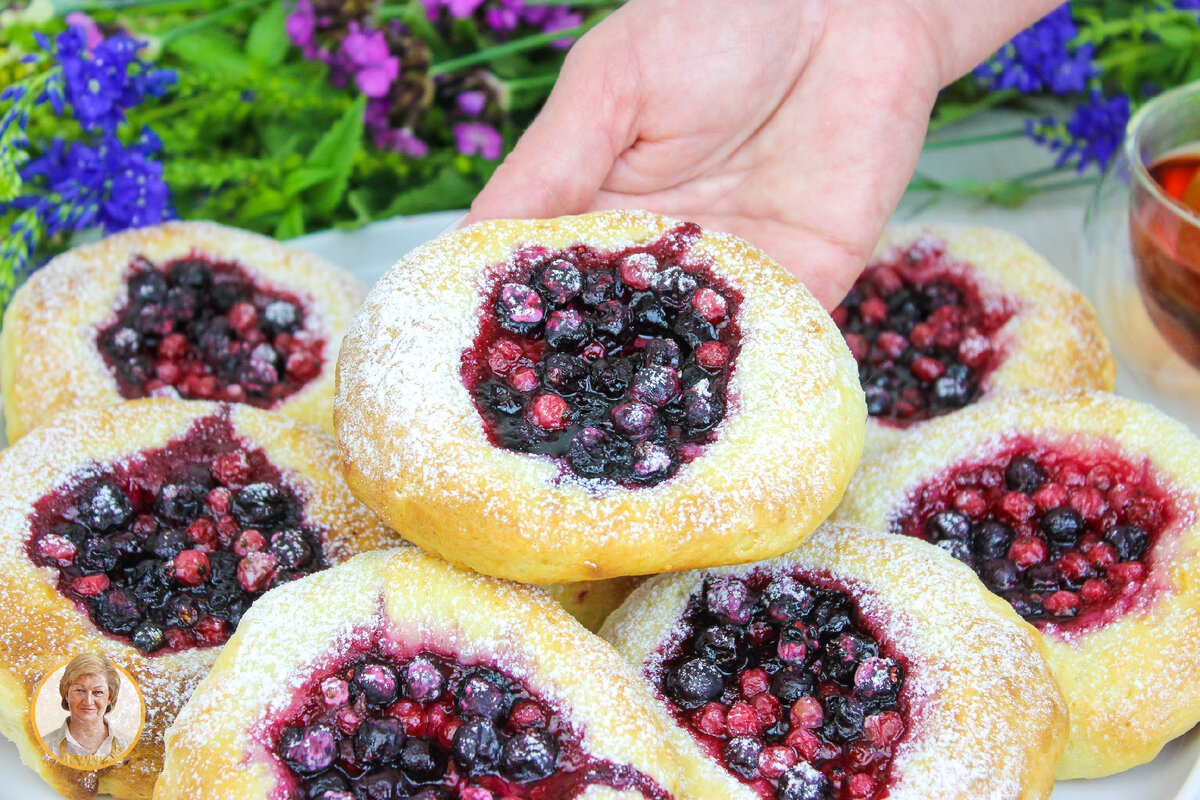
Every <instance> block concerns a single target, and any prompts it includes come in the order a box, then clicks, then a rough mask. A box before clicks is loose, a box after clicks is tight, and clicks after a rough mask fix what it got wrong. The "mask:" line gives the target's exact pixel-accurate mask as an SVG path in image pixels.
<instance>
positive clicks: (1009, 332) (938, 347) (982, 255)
mask: <svg viewBox="0 0 1200 800" xmlns="http://www.w3.org/2000/svg"><path fill="white" fill-rule="evenodd" d="M833 317H834V320H835V321H836V322H837V324H838V327H839V328H841V330H842V334H843V335H844V336H845V337H846V343H847V345H849V347H850V352H851V353H853V354H854V358H855V360H856V361H857V362H858V374H859V379H860V380H861V382H862V387H863V391H864V392H865V393H866V400H867V411H868V413H869V414H870V419H869V421H868V423H867V448H866V449H867V451H868V452H871V451H877V450H880V449H884V448H886V447H888V446H890V445H891V444H893V443H895V442H896V441H898V440H899V439H900V438H902V437H903V435H904V434H906V433H909V432H912V431H917V430H920V429H921V428H922V426H923V425H924V423H925V422H927V421H928V420H931V419H935V418H937V417H940V416H943V415H945V414H950V413H952V412H954V411H957V410H958V409H961V408H964V407H966V406H969V405H971V404H972V403H975V402H978V401H979V400H981V399H983V398H985V397H990V396H991V395H993V394H995V393H997V392H1004V391H1008V390H1012V389H1018V388H1021V387H1026V386H1040V387H1046V388H1052V389H1068V388H1073V387H1081V388H1086V389H1104V390H1110V389H1112V387H1113V381H1114V379H1115V374H1116V367H1115V364H1114V362H1113V359H1112V353H1111V351H1110V349H1109V345H1108V341H1107V340H1106V339H1105V338H1104V334H1103V332H1102V331H1101V330H1100V324H1099V322H1098V321H1097V319H1096V313H1095V311H1094V310H1093V309H1092V307H1091V304H1089V303H1088V301H1087V299H1086V298H1084V296H1083V295H1082V294H1080V293H1079V292H1078V291H1077V290H1076V289H1075V288H1074V287H1072V286H1071V285H1070V283H1068V282H1067V281H1066V279H1064V278H1063V277H1062V275H1060V274H1059V273H1058V272H1057V271H1056V270H1055V269H1054V268H1053V267H1052V266H1050V264H1048V263H1047V262H1046V260H1045V259H1044V258H1042V257H1041V256H1040V255H1038V254H1037V253H1036V252H1034V251H1033V250H1032V249H1031V248H1030V247H1029V246H1028V245H1027V244H1025V243H1024V242H1023V241H1021V240H1020V239H1018V238H1017V237H1016V236H1013V235H1012V234H1009V233H1005V232H1003V231H999V230H994V229H991V228H970V227H958V226H952V225H934V226H914V225H905V226H896V227H892V228H888V229H887V231H885V232H884V235H883V239H882V240H881V241H880V243H879V246H878V247H877V248H876V251H875V255H874V256H873V257H872V259H871V262H870V263H869V264H868V265H867V268H866V270H865V271H864V272H863V274H862V275H861V276H860V277H859V279H858V281H857V282H856V283H855V284H854V287H853V288H852V289H851V290H850V293H849V294H848V295H847V296H846V298H845V299H844V300H843V301H842V303H841V305H839V306H838V307H837V308H836V309H835V310H834V311H833Z"/></svg>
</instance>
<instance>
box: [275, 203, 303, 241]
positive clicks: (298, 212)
mask: <svg viewBox="0 0 1200 800" xmlns="http://www.w3.org/2000/svg"><path fill="white" fill-rule="evenodd" d="M303 235H304V206H303V205H302V204H300V203H299V202H296V203H292V204H291V205H290V206H289V207H288V210H287V211H286V212H285V213H284V215H283V218H282V219H280V220H279V224H278V225H276V226H275V238H276V239H294V238H296V237H297V236H303Z"/></svg>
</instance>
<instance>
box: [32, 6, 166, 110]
mask: <svg viewBox="0 0 1200 800" xmlns="http://www.w3.org/2000/svg"><path fill="white" fill-rule="evenodd" d="M41 41H42V42H43V43H44V44H43V47H44V48H45V49H46V50H47V52H50V53H52V54H53V55H54V57H55V59H56V60H57V61H58V65H59V68H60V69H61V70H62V87H61V90H60V89H59V88H58V86H57V85H52V86H51V87H49V88H48V89H47V92H46V94H45V96H44V99H45V100H47V101H48V102H50V103H51V105H52V106H53V107H54V111H55V113H56V114H58V115H59V116H62V115H63V111H64V109H63V100H64V99H65V100H66V103H67V104H69V105H70V106H71V109H72V111H73V112H74V114H75V118H76V119H77V120H78V121H79V124H80V125H81V126H83V129H84V130H87V131H94V130H99V131H104V132H105V133H111V132H112V131H114V130H116V128H117V126H118V125H120V124H121V123H122V122H123V121H124V120H125V111H126V109H129V108H132V107H133V106H136V105H138V104H139V103H141V102H142V101H143V100H145V99H146V96H147V95H151V96H154V97H162V96H163V95H164V94H165V93H166V91H167V88H168V87H169V86H170V85H171V84H172V83H174V82H175V73H174V71H173V70H167V69H150V68H149V66H148V65H147V64H146V63H145V62H143V61H141V60H139V59H138V58H137V52H138V50H140V49H141V48H142V47H143V46H144V43H143V42H139V41H137V40H136V39H134V38H132V37H130V36H127V35H125V34H124V33H117V34H114V35H112V36H110V37H108V38H107V39H105V40H104V41H102V42H100V43H99V44H97V45H96V46H95V48H93V49H92V50H91V51H90V52H89V51H88V49H87V36H86V34H85V32H84V31H83V29H82V28H78V27H74V26H72V27H69V28H67V29H66V30H64V31H63V32H62V33H60V34H59V35H58V36H57V37H56V38H55V40H54V45H53V46H51V45H50V44H49V42H46V41H45V39H42V40H41ZM59 91H61V95H60V94H58V92H59Z"/></svg>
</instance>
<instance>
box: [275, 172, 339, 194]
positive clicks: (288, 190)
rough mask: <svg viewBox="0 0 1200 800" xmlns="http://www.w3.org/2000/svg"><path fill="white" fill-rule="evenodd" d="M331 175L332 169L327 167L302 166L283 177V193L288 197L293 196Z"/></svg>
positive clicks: (327, 178)
mask: <svg viewBox="0 0 1200 800" xmlns="http://www.w3.org/2000/svg"><path fill="white" fill-rule="evenodd" d="M331 177H333V170H331V169H329V168H328V167H303V168H301V169H298V170H296V171H295V172H292V173H290V174H289V175H288V176H287V178H285V179H284V181H283V187H282V188H283V193H284V194H285V195H287V196H288V197H294V196H295V195H298V194H300V192H303V191H304V190H305V189H307V188H309V187H310V186H316V185H317V184H318V183H321V182H322V181H327V180H329V179H330V178H331Z"/></svg>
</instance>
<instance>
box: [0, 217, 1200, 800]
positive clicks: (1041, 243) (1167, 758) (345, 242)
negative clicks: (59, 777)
mask: <svg viewBox="0 0 1200 800" xmlns="http://www.w3.org/2000/svg"><path fill="white" fill-rule="evenodd" d="M946 211H947V209H946V208H945V207H941V208H938V209H935V210H934V211H933V212H930V213H927V214H925V215H922V216H925V217H929V218H930V219H945V218H947V217H948V216H950V217H956V216H961V217H962V220H961V221H970V222H974V223H976V224H990V225H995V226H997V227H1002V228H1007V229H1008V230H1012V231H1014V232H1016V233H1018V234H1020V235H1022V236H1024V237H1025V238H1026V239H1028V240H1029V241H1030V243H1031V244H1033V246H1034V247H1035V248H1037V249H1039V250H1040V251H1041V252H1043V253H1045V254H1046V255H1048V256H1049V257H1051V259H1052V260H1055V258H1054V257H1055V254H1056V253H1060V255H1059V258H1058V259H1057V260H1055V263H1056V264H1057V265H1059V266H1060V268H1062V269H1063V271H1064V272H1066V273H1067V274H1068V276H1069V277H1072V278H1074V275H1073V267H1074V263H1073V262H1072V261H1071V260H1070V259H1072V257H1071V256H1070V254H1069V252H1068V250H1067V248H1068V247H1074V246H1075V245H1076V243H1077V236H1074V237H1063V235H1062V232H1063V230H1064V225H1066V226H1067V227H1066V229H1067V230H1072V231H1077V230H1079V227H1078V224H1077V217H1078V215H1079V214H1081V213H1082V205H1081V204H1080V202H1079V200H1078V199H1077V198H1076V199H1073V200H1071V201H1068V202H1067V203H1065V204H1059V205H1056V206H1052V207H1044V206H1043V207H1039V206H1038V205H1034V206H1031V207H1028V208H1026V209H1023V210H1022V211H1017V212H1013V211H1008V212H1005V211H998V210H994V209H986V210H982V211H981V210H978V209H977V210H974V211H972V212H970V213H962V214H954V213H951V214H947V213H946ZM939 212H941V213H939ZM458 216H459V214H458V213H456V212H446V213H439V214H428V215H424V216H420V217H410V218H406V219H395V220H388V221H385V222H380V223H376V224H374V225H370V226H368V227H366V228H363V229H361V230H357V231H353V232H341V231H329V232H324V233H318V234H314V235H311V236H306V237H303V238H301V239H298V240H297V241H296V244H299V245H301V246H303V247H306V248H308V249H310V250H312V251H313V252H316V253H318V254H320V255H322V256H324V257H326V258H328V259H329V260H330V261H333V262H334V263H335V264H340V265H342V266H344V267H346V268H347V269H349V270H350V271H351V272H353V273H354V274H355V275H356V276H358V277H359V278H360V279H362V280H363V281H364V282H366V283H368V284H370V283H373V282H374V281H375V280H376V279H377V278H378V277H379V276H380V275H382V274H383V272H384V271H385V270H386V269H387V268H388V267H389V266H391V265H392V263H394V262H395V261H396V260H397V259H398V258H399V257H400V256H402V255H404V254H405V253H407V252H408V251H409V250H411V249H412V248H413V247H415V246H416V245H418V244H420V243H422V242H424V241H426V240H427V239H430V238H432V237H433V236H436V235H437V234H439V233H440V232H442V231H443V230H444V229H445V228H446V227H447V226H448V225H450V224H452V223H454V222H455V221H456V220H457V218H458ZM1070 225H1075V227H1073V228H1071V227H1070ZM1064 239H1067V241H1064ZM1077 283H1078V281H1077ZM1151 399H1152V398H1151ZM5 610H7V609H5ZM1198 761H1200V728H1198V729H1196V730H1193V731H1192V732H1191V733H1189V734H1187V735H1185V736H1183V737H1180V738H1179V739H1177V740H1175V741H1174V742H1171V743H1170V744H1168V745H1167V746H1166V748H1164V749H1163V751H1162V753H1161V754H1160V755H1159V756H1158V758H1156V759H1155V760H1154V761H1152V762H1150V763H1149V764H1145V765H1143V766H1141V767H1137V768H1135V769H1131V770H1128V771H1126V772H1123V773H1121V774H1120V775H1114V776H1112V777H1110V778H1103V779H1100V780H1092V781H1064V782H1061V783H1059V784H1058V785H1057V786H1056V787H1055V789H1054V794H1053V795H1052V796H1051V800H1172V799H1174V800H1198V799H1200V766H1198V767H1197V768H1196V769H1193V766H1194V765H1197V762H1198ZM0 800H61V797H60V796H59V795H58V794H57V793H55V792H54V791H52V790H51V789H50V788H49V787H48V786H47V785H46V784H45V783H43V782H42V780H41V779H40V778H39V777H38V776H37V775H36V774H35V773H34V772H33V771H32V770H30V769H28V768H26V767H25V766H24V765H23V764H22V763H21V761H20V758H19V757H18V755H17V749H16V747H15V746H14V745H13V744H12V743H11V742H9V741H8V740H0ZM197 800H200V798H197ZM931 800H934V799H933V798H931ZM981 800H982V799H981Z"/></svg>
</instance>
